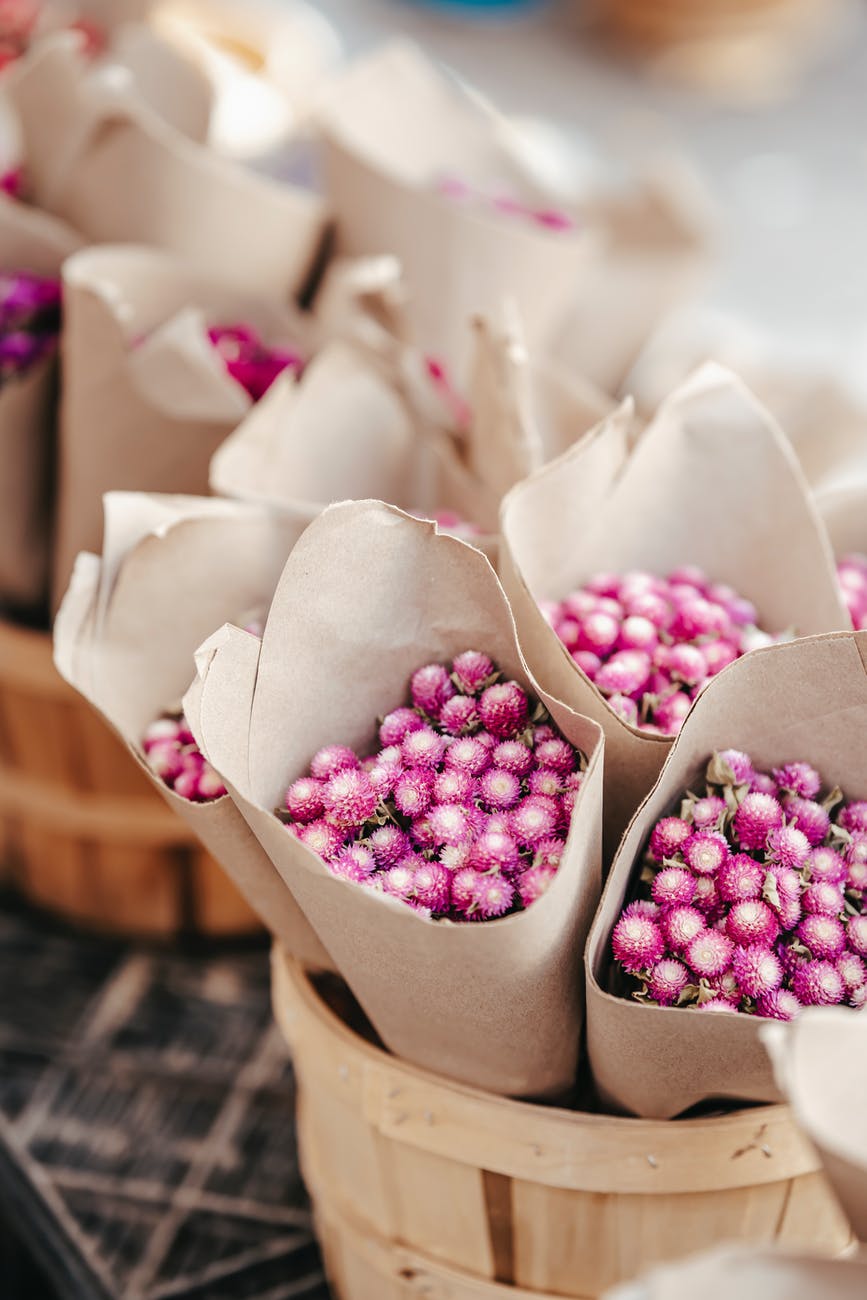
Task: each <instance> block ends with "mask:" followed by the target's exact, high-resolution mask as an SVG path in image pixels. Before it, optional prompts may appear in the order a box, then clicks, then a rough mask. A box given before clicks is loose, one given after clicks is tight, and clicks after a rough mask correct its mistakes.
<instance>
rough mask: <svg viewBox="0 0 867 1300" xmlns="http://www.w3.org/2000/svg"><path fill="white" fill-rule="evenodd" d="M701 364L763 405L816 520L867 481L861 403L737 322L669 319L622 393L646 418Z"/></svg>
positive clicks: (702, 315)
mask: <svg viewBox="0 0 867 1300" xmlns="http://www.w3.org/2000/svg"><path fill="white" fill-rule="evenodd" d="M708 360H714V361H718V362H722V363H723V364H725V365H726V366H728V367H729V368H730V369H732V370H734V371H735V372H736V373H737V374H738V375H739V376H740V377H741V378H742V379H743V381H744V382H745V383H746V384H748V385H749V387H750V389H751V391H752V392H753V393H755V395H756V397H758V399H759V401H761V402H762V403H763V404H764V405H765V406H767V408H768V410H769V411H770V412H771V414H772V416H773V417H774V419H775V420H776V421H777V423H778V424H779V426H780V428H781V429H782V430H783V432H784V433H785V434H786V436H787V437H788V438H789V440H790V441H791V443H792V446H793V447H794V448H795V451H796V452H797V454H798V460H799V461H800V462H801V467H802V469H803V471H804V475H805V477H806V479H807V482H808V483H809V485H810V488H811V489H812V491H813V492H814V493H815V495H816V499H817V501H818V503H819V508H820V510H821V511H822V514H823V516H824V515H825V512H826V505H825V500H826V497H830V498H833V497H834V495H835V494H836V493H837V492H838V491H839V490H843V489H845V487H846V486H847V484H848V483H849V482H850V481H851V480H853V479H855V480H858V479H860V480H864V479H867V407H865V405H864V403H863V401H859V399H858V398H857V396H856V395H855V394H854V393H853V392H851V391H850V390H849V388H848V387H847V385H846V384H845V383H844V382H843V380H842V379H840V378H838V377H837V376H835V375H833V374H831V373H826V372H822V371H821V370H817V369H815V367H809V366H808V367H805V366H804V364H803V362H802V360H801V359H800V358H795V357H793V356H791V355H789V356H787V355H786V354H785V353H782V352H781V351H780V349H779V347H776V348H775V347H774V346H773V345H772V344H771V343H769V342H768V341H767V340H764V339H762V338H761V337H758V336H757V335H756V334H755V332H754V331H753V330H751V329H750V327H748V326H747V325H745V324H743V323H742V322H738V321H732V320H729V319H726V318H721V317H719V316H715V315H712V314H709V313H707V312H701V311H697V310H695V309H693V310H691V311H684V312H679V313H676V314H675V315H673V316H672V317H671V318H670V319H669V320H668V321H666V322H664V323H663V324H662V325H661V326H660V327H659V329H658V330H657V331H656V333H655V334H654V335H653V337H652V338H651V339H650V341H649V342H648V343H647V345H646V347H645V348H644V350H643V352H642V354H641V356H640V357H639V358H638V360H637V362H636V364H635V366H634V367H633V370H632V372H631V373H630V375H629V378H628V379H627V381H626V392H628V393H630V394H631V395H632V396H634V397H635V399H636V403H637V406H638V409H639V412H640V413H641V414H642V416H645V417H646V418H648V419H649V418H651V417H652V415H653V412H654V411H655V410H656V407H657V406H658V405H659V404H660V402H661V401H663V400H664V397H665V395H666V393H668V392H670V391H671V389H672V388H674V387H675V386H676V385H677V384H680V383H682V382H683V381H684V380H685V379H686V378H687V377H688V375H689V374H690V373H691V372H692V371H693V370H694V369H695V368H696V367H697V366H698V365H700V364H702V363H703V362H705V361H708ZM829 505H830V507H831V508H833V502H829Z"/></svg>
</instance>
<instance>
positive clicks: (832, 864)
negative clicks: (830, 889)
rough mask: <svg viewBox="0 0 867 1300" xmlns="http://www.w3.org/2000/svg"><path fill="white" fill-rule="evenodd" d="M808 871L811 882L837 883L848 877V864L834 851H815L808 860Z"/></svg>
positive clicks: (825, 848) (828, 849)
mask: <svg viewBox="0 0 867 1300" xmlns="http://www.w3.org/2000/svg"><path fill="white" fill-rule="evenodd" d="M805 865H806V870H807V873H808V874H809V877H810V879H811V880H830V881H832V882H833V883H835V884H836V883H837V882H839V881H841V880H843V879H845V876H846V864H845V862H844V861H843V859H842V858H841V857H840V854H839V853H837V852H836V851H835V850H834V849H831V848H827V847H820V848H817V849H813V852H812V853H811V854H810V856H809V857H808V858H807V861H806V864H805Z"/></svg>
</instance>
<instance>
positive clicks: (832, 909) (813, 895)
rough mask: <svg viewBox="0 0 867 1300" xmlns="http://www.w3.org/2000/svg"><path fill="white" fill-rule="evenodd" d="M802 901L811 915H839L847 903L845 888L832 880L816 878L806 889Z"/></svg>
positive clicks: (805, 909)
mask: <svg viewBox="0 0 867 1300" xmlns="http://www.w3.org/2000/svg"><path fill="white" fill-rule="evenodd" d="M801 902H802V904H803V908H804V911H805V912H808V913H809V914H810V915H811V916H839V915H840V913H841V912H842V911H843V908H844V907H845V905H846V904H845V899H844V898H843V890H842V889H841V888H840V886H839V885H835V884H833V882H832V881H830V880H814V881H813V883H812V884H810V885H808V886H807V888H806V889H805V890H804V893H803V895H802V899H801Z"/></svg>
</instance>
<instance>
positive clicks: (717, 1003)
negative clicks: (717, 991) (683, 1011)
mask: <svg viewBox="0 0 867 1300" xmlns="http://www.w3.org/2000/svg"><path fill="white" fill-rule="evenodd" d="M696 1010H698V1011H709V1012H710V1013H711V1015H713V1014H714V1013H716V1014H719V1012H724V1013H725V1014H727V1015H732V1014H734V1013H735V1012H736V1011H737V1007H735V1006H732V1004H731V1002H729V1001H728V1000H727V999H726V998H711V1000H710V1001H709V1002H699V1003H698V1005H697V1007H696Z"/></svg>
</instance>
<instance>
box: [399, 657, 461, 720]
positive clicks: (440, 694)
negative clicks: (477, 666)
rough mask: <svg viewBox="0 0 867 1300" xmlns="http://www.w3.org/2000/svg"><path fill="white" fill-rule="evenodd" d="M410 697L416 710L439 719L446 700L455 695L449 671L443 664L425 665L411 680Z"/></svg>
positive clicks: (417, 670) (418, 669)
mask: <svg viewBox="0 0 867 1300" xmlns="http://www.w3.org/2000/svg"><path fill="white" fill-rule="evenodd" d="M409 690H410V695H411V697H412V702H413V705H414V707H415V708H417V709H419V710H420V711H421V712H422V713H426V714H427V715H428V717H429V718H438V717H439V713H440V709H441V708H442V706H443V705H444V704H445V702H446V700H449V699H451V697H452V696H453V695H454V693H455V688H454V686H453V684H452V679H451V677H450V676H449V674H448V670H447V669H446V668H443V666H442V664H425V666H424V667H423V668H417V669H416V671H415V672H414V673H413V675H412V677H411V678H410V683H409Z"/></svg>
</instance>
